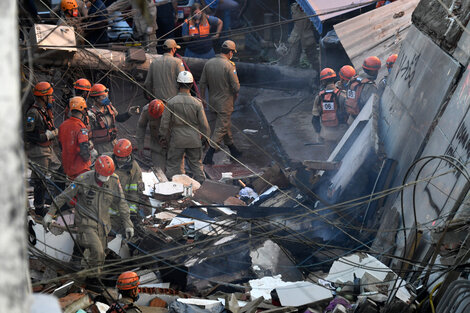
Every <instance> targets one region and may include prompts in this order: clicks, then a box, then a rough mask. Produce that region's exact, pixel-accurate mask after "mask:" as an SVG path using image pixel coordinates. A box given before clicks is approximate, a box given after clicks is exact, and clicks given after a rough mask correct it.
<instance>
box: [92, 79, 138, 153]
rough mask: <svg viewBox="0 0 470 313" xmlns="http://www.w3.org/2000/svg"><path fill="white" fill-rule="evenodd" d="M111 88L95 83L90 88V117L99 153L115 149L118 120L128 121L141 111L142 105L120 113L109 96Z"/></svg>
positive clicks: (93, 137)
mask: <svg viewBox="0 0 470 313" xmlns="http://www.w3.org/2000/svg"><path fill="white" fill-rule="evenodd" d="M108 94H109V90H108V88H106V86H104V85H102V84H94V85H93V86H92V87H91V90H90V98H89V99H90V103H91V104H93V106H92V107H91V109H90V110H89V111H88V115H89V117H90V127H91V136H90V138H91V140H92V141H93V144H94V147H95V149H96V151H97V152H98V154H103V153H105V152H111V151H113V147H114V144H115V143H116V135H117V127H116V122H119V123H122V122H125V121H127V120H128V119H129V118H130V117H131V116H132V115H137V114H139V113H140V107H138V106H131V107H129V109H128V110H127V112H126V113H118V111H117V110H116V108H115V107H114V106H113V105H112V103H111V100H109V97H108Z"/></svg>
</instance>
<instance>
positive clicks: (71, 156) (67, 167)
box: [59, 97, 91, 180]
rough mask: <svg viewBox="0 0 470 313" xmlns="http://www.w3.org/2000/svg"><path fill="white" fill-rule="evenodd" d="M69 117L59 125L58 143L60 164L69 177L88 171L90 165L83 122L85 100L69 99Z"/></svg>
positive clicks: (86, 132) (85, 113) (88, 147)
mask: <svg viewBox="0 0 470 313" xmlns="http://www.w3.org/2000/svg"><path fill="white" fill-rule="evenodd" d="M69 108H70V112H71V115H72V116H71V117H70V118H68V119H67V120H65V121H64V122H63V123H62V125H60V127H59V143H60V147H61V149H62V166H63V168H64V172H65V174H66V175H67V177H68V178H69V179H72V180H73V179H75V177H77V176H78V175H80V174H82V173H85V172H88V171H89V170H90V165H91V154H90V145H89V143H88V129H87V127H86V125H85V123H84V121H85V119H86V118H87V111H86V108H87V107H86V101H85V99H83V98H82V97H73V98H71V99H70V101H69Z"/></svg>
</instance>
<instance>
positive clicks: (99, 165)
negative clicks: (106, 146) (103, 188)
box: [95, 155, 114, 177]
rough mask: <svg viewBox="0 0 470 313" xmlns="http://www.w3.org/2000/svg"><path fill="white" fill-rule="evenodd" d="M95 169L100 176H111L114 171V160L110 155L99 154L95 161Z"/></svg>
mask: <svg viewBox="0 0 470 313" xmlns="http://www.w3.org/2000/svg"><path fill="white" fill-rule="evenodd" d="M95 171H96V173H98V175H101V176H106V177H108V176H111V175H113V173H114V161H113V159H112V158H111V157H110V156H107V155H100V156H99V157H98V158H97V159H96V162H95Z"/></svg>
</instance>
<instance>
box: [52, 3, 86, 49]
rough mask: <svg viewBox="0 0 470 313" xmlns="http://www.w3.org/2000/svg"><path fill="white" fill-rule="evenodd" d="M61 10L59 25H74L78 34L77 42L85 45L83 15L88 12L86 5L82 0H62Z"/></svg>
mask: <svg viewBox="0 0 470 313" xmlns="http://www.w3.org/2000/svg"><path fill="white" fill-rule="evenodd" d="M79 3H80V5H79ZM60 10H61V18H60V19H59V21H58V22H57V25H64V26H72V27H73V28H74V31H75V33H76V34H78V36H75V37H76V41H77V44H79V45H83V44H84V43H85V41H84V40H83V36H84V35H85V31H84V29H83V27H82V25H83V17H86V16H87V14H88V9H87V7H86V5H84V3H83V2H82V1H80V0H79V1H77V0H62V1H61V3H60Z"/></svg>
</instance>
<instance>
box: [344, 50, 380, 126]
mask: <svg viewBox="0 0 470 313" xmlns="http://www.w3.org/2000/svg"><path fill="white" fill-rule="evenodd" d="M381 66H382V63H381V62H380V60H379V58H378V57H376V56H371V57H368V58H366V59H365V60H364V62H363V63H362V69H363V70H364V73H362V74H359V75H358V76H356V77H354V78H353V79H352V80H351V82H350V83H349V87H348V90H347V99H346V111H347V112H348V114H349V116H350V119H349V120H348V123H349V124H351V123H352V121H353V120H354V119H355V118H356V116H357V115H358V114H359V112H360V111H361V110H362V108H363V107H364V105H365V104H366V102H367V100H369V98H370V97H371V96H372V95H373V94H377V85H376V84H375V80H376V79H377V75H378V74H379V70H380V67H381Z"/></svg>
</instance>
